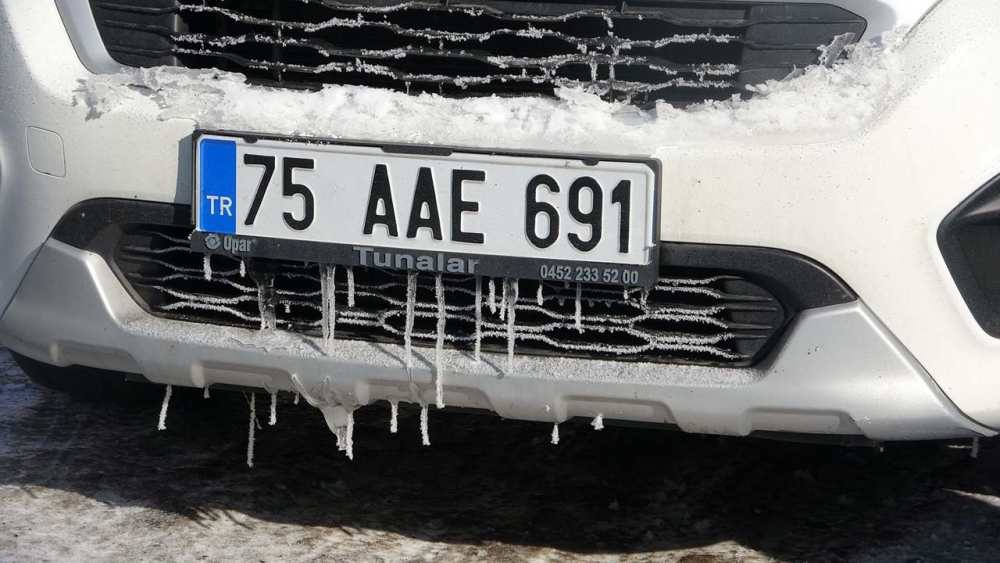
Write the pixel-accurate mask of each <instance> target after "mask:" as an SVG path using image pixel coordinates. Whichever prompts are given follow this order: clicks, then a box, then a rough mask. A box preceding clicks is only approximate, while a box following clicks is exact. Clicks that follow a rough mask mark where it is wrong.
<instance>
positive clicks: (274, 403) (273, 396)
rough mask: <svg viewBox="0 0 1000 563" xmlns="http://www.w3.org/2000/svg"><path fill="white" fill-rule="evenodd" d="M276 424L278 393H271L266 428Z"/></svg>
mask: <svg viewBox="0 0 1000 563" xmlns="http://www.w3.org/2000/svg"><path fill="white" fill-rule="evenodd" d="M277 423H278V392H277V391H275V392H274V393H271V418H270V419H269V420H268V421H267V424H268V426H274V425H275V424H277Z"/></svg>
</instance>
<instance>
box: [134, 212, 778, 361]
mask: <svg viewBox="0 0 1000 563" xmlns="http://www.w3.org/2000/svg"><path fill="white" fill-rule="evenodd" d="M189 233H190V230H189V229H184V228H172V227H157V228H142V229H138V230H135V231H133V232H131V233H129V234H128V235H126V236H125V237H124V238H123V239H122V241H121V244H120V246H119V247H118V251H117V254H116V262H117V264H118V265H119V268H120V269H121V270H122V272H123V274H124V276H125V278H126V280H127V282H128V283H129V284H131V286H132V287H133V288H134V289H135V290H136V292H137V293H138V294H139V295H140V297H141V298H142V299H143V300H144V301H145V302H146V304H147V306H148V307H149V309H150V310H151V312H153V313H154V314H157V315H160V316H167V317H173V318H179V319H183V320H190V321H196V322H208V323H216V324H223V325H232V326H242V327H247V328H277V329H280V330H289V331H294V332H299V333H304V334H309V335H314V336H320V335H322V336H324V337H325V338H327V339H332V338H333V335H332V334H331V333H332V332H333V331H334V330H335V331H336V336H335V337H336V338H337V339H343V338H346V339H361V340H376V341H384V342H393V343H402V342H403V341H404V339H405V340H406V341H412V342H413V345H414V346H428V347H432V346H448V347H451V348H460V349H465V350H470V351H472V350H475V351H476V353H477V354H478V353H479V349H480V348H482V350H484V351H495V352H508V351H509V352H511V353H513V352H517V353H540V354H556V355H569V356H584V357H604V358H609V359H621V360H639V359H641V360H644V361H669V362H678V361H680V362H687V363H724V364H730V365H742V364H745V363H747V362H749V361H750V360H751V359H752V357H753V356H754V354H755V353H756V352H757V351H758V350H759V349H760V348H761V346H763V344H764V343H765V341H766V340H767V339H768V338H769V337H771V336H773V335H774V334H775V332H776V331H777V329H778V328H779V327H780V326H781V324H782V323H783V321H784V313H783V310H782V307H781V305H780V304H779V303H778V302H777V301H776V300H775V299H774V297H773V296H771V295H770V294H768V293H767V292H765V291H763V290H761V289H760V288H758V287H756V286H755V285H753V284H750V283H748V282H746V281H745V280H742V279H740V278H738V277H736V276H730V275H698V276H670V275H662V276H661V278H660V280H659V281H658V283H657V284H656V286H655V287H653V288H650V289H642V288H622V287H616V286H600V285H590V284H565V283H562V282H537V281H533V280H506V279H500V278H477V277H475V276H460V275H443V276H441V279H440V281H439V280H437V279H436V278H437V276H436V275H434V274H419V275H417V274H407V273H406V272H399V271H392V270H384V269H378V268H362V267H354V268H347V267H343V266H323V265H317V264H303V263H301V262H290V261H276V260H256V261H253V262H250V263H249V264H247V263H242V262H241V261H239V260H235V259H232V258H228V257H225V256H222V255H216V256H212V257H211V258H210V259H206V258H204V257H203V255H201V254H198V253H195V252H193V251H191V250H190V247H189V242H188V240H187V236H188V234H189ZM325 276H326V278H325V279H324V277H325ZM410 279H412V280H413V288H412V290H411V288H408V284H409V283H410ZM410 291H412V297H411V294H410ZM330 295H332V296H333V298H332V300H331V299H330V297H329V296H330ZM327 313H328V314H327ZM442 313H443V315H442ZM408 314H409V315H412V316H411V317H409V318H408ZM442 319H443V322H444V324H445V326H446V327H447V329H446V330H441V329H442V327H441V326H440V325H439V321H441V320H442Z"/></svg>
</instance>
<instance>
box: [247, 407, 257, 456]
mask: <svg viewBox="0 0 1000 563" xmlns="http://www.w3.org/2000/svg"><path fill="white" fill-rule="evenodd" d="M256 424H257V394H256V393H250V430H249V432H248V436H247V467H253V441H254V430H255V429H256Z"/></svg>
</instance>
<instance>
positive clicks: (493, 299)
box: [489, 278, 497, 315]
mask: <svg viewBox="0 0 1000 563" xmlns="http://www.w3.org/2000/svg"><path fill="white" fill-rule="evenodd" d="M489 289H490V314H491V315H495V314H497V286H496V283H495V282H494V281H493V278H490V282H489Z"/></svg>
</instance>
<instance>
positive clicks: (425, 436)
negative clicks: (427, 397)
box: [420, 405, 431, 446]
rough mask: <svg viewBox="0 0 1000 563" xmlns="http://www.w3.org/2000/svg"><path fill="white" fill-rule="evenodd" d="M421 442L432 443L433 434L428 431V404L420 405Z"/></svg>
mask: <svg viewBox="0 0 1000 563" xmlns="http://www.w3.org/2000/svg"><path fill="white" fill-rule="evenodd" d="M420 442H421V443H422V444H423V445H425V446H429V445H431V435H430V433H429V432H428V431H427V405H422V406H421V407H420Z"/></svg>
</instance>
